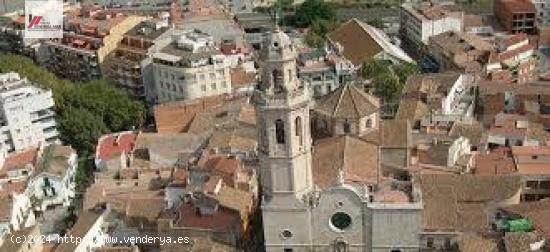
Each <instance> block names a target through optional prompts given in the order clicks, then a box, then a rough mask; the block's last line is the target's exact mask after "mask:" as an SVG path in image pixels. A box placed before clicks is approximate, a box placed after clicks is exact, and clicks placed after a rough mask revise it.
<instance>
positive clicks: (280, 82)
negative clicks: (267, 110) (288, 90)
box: [271, 69, 285, 93]
mask: <svg viewBox="0 0 550 252" xmlns="http://www.w3.org/2000/svg"><path fill="white" fill-rule="evenodd" d="M271 78H272V79H273V87H274V90H275V93H280V92H282V91H283V90H284V88H283V86H284V82H285V80H284V76H283V73H282V72H281V71H280V70H278V69H274V70H273V72H272V73H271Z"/></svg>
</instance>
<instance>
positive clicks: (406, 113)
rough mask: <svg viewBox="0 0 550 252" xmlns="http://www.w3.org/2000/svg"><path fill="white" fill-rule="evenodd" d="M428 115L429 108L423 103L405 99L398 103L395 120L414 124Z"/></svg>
mask: <svg viewBox="0 0 550 252" xmlns="http://www.w3.org/2000/svg"><path fill="white" fill-rule="evenodd" d="M429 113H430V108H429V107H428V106H427V105H426V104H425V103H423V102H421V101H419V100H415V99H409V98H405V99H401V100H400V101H399V108H398V109H397V113H396V114H395V119H398V120H409V121H411V122H415V121H417V120H421V119H422V118H423V117H424V116H426V115H428V114H429Z"/></svg>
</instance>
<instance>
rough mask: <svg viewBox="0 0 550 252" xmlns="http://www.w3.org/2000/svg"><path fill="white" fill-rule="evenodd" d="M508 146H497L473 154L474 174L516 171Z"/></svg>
mask: <svg viewBox="0 0 550 252" xmlns="http://www.w3.org/2000/svg"><path fill="white" fill-rule="evenodd" d="M509 154H510V150H509V149H508V148H499V149H496V150H492V151H491V152H489V153H486V154H478V155H475V156H474V174H476V175H481V176H493V175H501V174H510V173H515V172H516V164H515V162H514V159H513V158H512V157H511V155H509Z"/></svg>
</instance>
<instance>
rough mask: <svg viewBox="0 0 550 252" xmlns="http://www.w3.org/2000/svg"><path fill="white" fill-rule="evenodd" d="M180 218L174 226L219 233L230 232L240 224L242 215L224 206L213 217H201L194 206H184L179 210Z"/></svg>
mask: <svg viewBox="0 0 550 252" xmlns="http://www.w3.org/2000/svg"><path fill="white" fill-rule="evenodd" d="M178 212H179V218H177V219H176V220H175V222H174V225H176V226H180V227H185V228H198V229H209V230H214V231H219V232H229V231H231V229H232V228H233V227H237V226H238V225H239V223H240V220H241V216H240V213H239V212H237V211H234V210H231V209H228V208H225V207H222V206H219V207H218V210H217V211H216V212H214V213H213V214H211V215H201V214H200V213H199V212H198V210H197V209H196V207H195V206H194V205H192V204H185V205H182V206H181V207H180V208H179V209H178Z"/></svg>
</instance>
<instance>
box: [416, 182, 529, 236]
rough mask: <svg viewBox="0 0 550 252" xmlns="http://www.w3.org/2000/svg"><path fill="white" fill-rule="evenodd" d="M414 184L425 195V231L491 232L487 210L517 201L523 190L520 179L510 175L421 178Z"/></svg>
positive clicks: (423, 196)
mask: <svg viewBox="0 0 550 252" xmlns="http://www.w3.org/2000/svg"><path fill="white" fill-rule="evenodd" d="M414 181H415V183H418V184H419V185H420V189H421V191H422V201H423V204H424V212H423V215H424V217H423V221H424V223H423V227H424V228H425V229H429V230H462V231H479V230H480V229H484V228H488V222H487V214H486V213H484V212H486V211H485V210H484V209H485V206H486V205H487V206H489V205H491V204H493V203H495V202H501V201H503V200H509V199H512V198H514V197H516V196H517V195H519V192H520V190H521V186H522V182H521V178H520V177H519V176H511V175H503V176H475V175H455V174H421V175H416V176H415V178H414ZM518 201H519V197H518ZM465 218H468V219H465Z"/></svg>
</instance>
